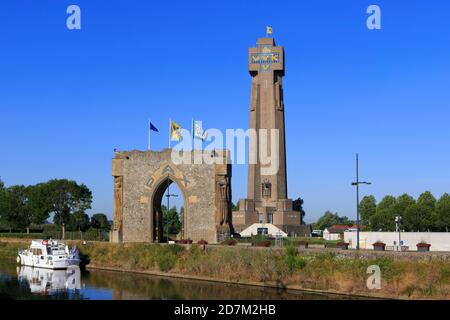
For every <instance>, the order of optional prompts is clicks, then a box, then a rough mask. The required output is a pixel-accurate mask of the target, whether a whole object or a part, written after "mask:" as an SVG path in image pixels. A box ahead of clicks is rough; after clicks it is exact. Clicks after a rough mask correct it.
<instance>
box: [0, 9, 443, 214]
mask: <svg viewBox="0 0 450 320" xmlns="http://www.w3.org/2000/svg"><path fill="white" fill-rule="evenodd" d="M70 4H77V5H79V6H80V7H81V16H82V29H81V30H79V31H69V30H68V29H67V28H66V18H67V16H68V15H67V14H66V8H67V6H68V5H70ZM370 4H378V5H379V6H380V7H381V10H382V29H381V30H379V31H371V30H368V29H367V28H366V18H367V14H366V8H367V7H368V5H370ZM449 21H450V3H449V2H448V1H444V0H442V1H433V0H431V1H424V0H421V1H418V0H408V1H406V0H402V1H401V0H396V1H384V0H383V1H382V0H372V1H365V0H360V1H354V0H334V1H331V0H314V1H313V0H310V1H264V0H258V1H211V0H209V1H144V0H142V1H130V0H127V1H125V0H109V1H93V0H89V1H88V0H71V1H66V0H58V1H54V0H46V1H43V0H23V1H16V0H5V1H2V4H1V5H0V110H1V113H0V114H1V118H0V123H1V126H0V135H1V142H0V150H1V156H0V176H1V179H2V180H4V181H5V183H6V184H7V185H11V184H34V183H37V182H42V181H47V180H48V179H50V178H70V179H74V180H76V181H78V182H82V183H85V184H86V185H87V186H88V187H89V188H91V190H92V191H93V194H94V203H93V209H92V211H90V212H91V213H92V212H105V213H106V214H107V215H108V216H110V217H111V216H112V207H113V195H112V191H113V181H112V177H111V158H112V157H113V149H114V148H115V147H116V148H118V149H120V150H131V149H145V148H146V145H147V119H148V118H151V119H152V122H153V123H154V124H155V125H156V126H157V127H158V128H159V129H160V133H159V134H156V135H153V142H152V145H153V148H154V149H162V148H164V147H166V146H167V140H168V137H167V129H168V128H167V127H168V119H169V118H172V119H175V120H177V121H178V122H179V123H180V124H182V125H184V126H186V127H189V126H190V121H191V119H192V118H197V119H200V120H203V124H204V127H205V128H219V129H223V130H224V129H226V128H247V127H248V123H249V114H248V110H249V95H250V77H249V75H248V72H247V48H248V47H250V46H254V45H255V43H256V38H257V37H261V36H264V33H265V26H266V25H271V26H272V27H273V30H274V36H275V39H276V42H277V44H279V45H283V46H284V47H285V50H286V69H287V71H286V77H285V80H284V85H285V91H284V92H285V106H286V131H287V162H288V163H287V169H288V193H289V196H290V197H291V198H297V197H298V196H301V197H302V198H304V200H305V209H306V212H307V215H306V220H307V221H314V220H315V219H317V218H318V217H319V216H320V215H321V214H323V212H324V211H325V210H332V211H337V212H339V214H342V215H347V216H349V217H351V218H354V217H355V192H354V191H355V190H354V189H353V188H352V187H351V185H350V183H351V182H352V180H354V176H355V172H354V156H355V153H356V152H359V153H360V161H361V168H360V169H361V176H362V178H363V179H367V180H370V181H372V182H373V185H372V186H368V187H364V188H363V190H362V195H364V194H367V193H371V194H374V195H375V196H376V197H377V199H380V198H381V197H382V196H383V195H385V194H393V195H399V194H401V193H403V192H408V193H410V194H411V195H413V196H418V195H419V194H420V193H421V192H422V191H424V190H430V191H432V192H433V193H434V194H435V195H436V196H440V195H441V194H442V193H443V192H446V191H450V188H449V181H450V169H449V165H450V148H449V141H450V130H449V119H450V108H449V107H450V105H449V104H450V27H449ZM246 170H247V168H246V167H245V166H242V165H241V166H237V165H236V166H234V167H233V180H232V187H233V201H237V200H238V199H239V198H242V197H245V195H246V188H247V176H246V172H247V171H246Z"/></svg>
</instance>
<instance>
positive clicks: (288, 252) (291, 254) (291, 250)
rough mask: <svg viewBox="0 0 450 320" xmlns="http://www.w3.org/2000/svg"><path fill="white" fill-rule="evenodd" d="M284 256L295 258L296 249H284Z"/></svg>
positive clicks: (289, 247) (290, 247)
mask: <svg viewBox="0 0 450 320" xmlns="http://www.w3.org/2000/svg"><path fill="white" fill-rule="evenodd" d="M286 255H287V256H296V255H297V248H296V247H294V246H288V247H286Z"/></svg>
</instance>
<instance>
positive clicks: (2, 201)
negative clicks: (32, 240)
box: [0, 180, 8, 227]
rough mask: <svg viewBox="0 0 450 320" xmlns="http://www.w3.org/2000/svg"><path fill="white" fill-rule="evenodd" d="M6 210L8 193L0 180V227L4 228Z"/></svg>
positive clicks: (5, 224)
mask: <svg viewBox="0 0 450 320" xmlns="http://www.w3.org/2000/svg"><path fill="white" fill-rule="evenodd" d="M7 210H8V193H7V192H6V189H5V184H4V183H3V181H1V180H0V227H6V226H7V221H6V211H7Z"/></svg>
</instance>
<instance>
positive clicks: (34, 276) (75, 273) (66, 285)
mask: <svg viewBox="0 0 450 320" xmlns="http://www.w3.org/2000/svg"><path fill="white" fill-rule="evenodd" d="M17 274H18V278H19V282H20V283H28V285H29V286H30V289H31V292H33V293H43V294H55V293H58V292H62V291H66V290H80V288H81V271H80V268H79V267H78V266H70V267H68V268H67V269H66V270H51V269H41V268H33V267H28V266H22V267H17Z"/></svg>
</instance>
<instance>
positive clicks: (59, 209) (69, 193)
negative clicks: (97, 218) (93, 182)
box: [47, 179, 92, 225]
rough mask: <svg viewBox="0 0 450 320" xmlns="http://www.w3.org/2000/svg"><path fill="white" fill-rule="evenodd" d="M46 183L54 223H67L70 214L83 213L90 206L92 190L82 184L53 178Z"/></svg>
mask: <svg viewBox="0 0 450 320" xmlns="http://www.w3.org/2000/svg"><path fill="white" fill-rule="evenodd" d="M47 184H48V188H49V201H50V203H51V212H53V213H54V219H53V221H54V223H55V224H58V225H63V224H67V223H69V222H70V219H71V218H70V216H71V215H72V214H74V213H75V212H83V213H84V212H85V211H86V210H87V209H90V208H91V203H92V192H91V191H90V190H89V189H88V188H87V187H86V186H85V185H84V184H81V185H78V184H77V183H76V182H75V181H72V180H67V179H61V180H56V179H54V180H50V181H49V182H47Z"/></svg>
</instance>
